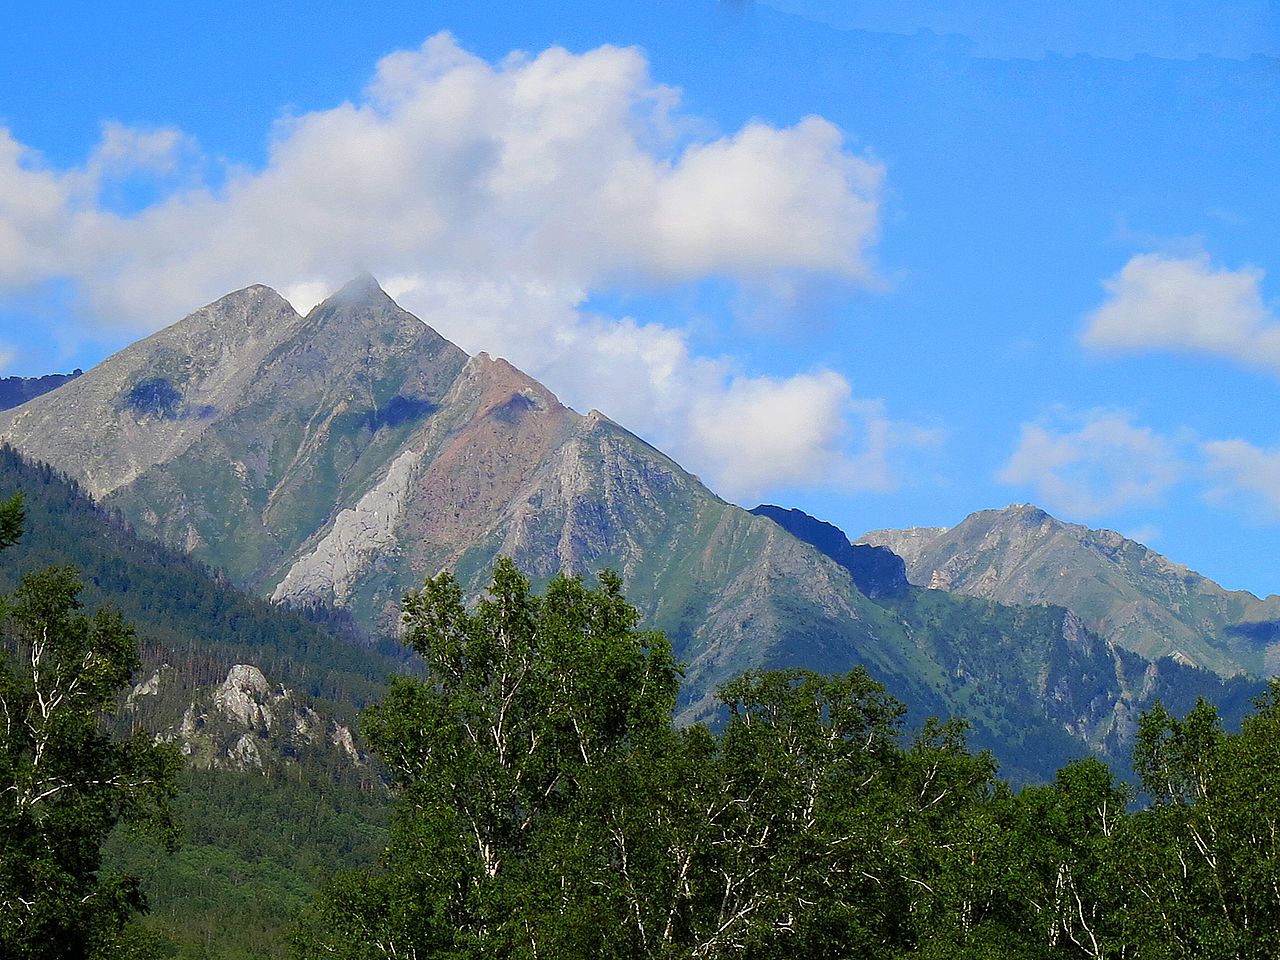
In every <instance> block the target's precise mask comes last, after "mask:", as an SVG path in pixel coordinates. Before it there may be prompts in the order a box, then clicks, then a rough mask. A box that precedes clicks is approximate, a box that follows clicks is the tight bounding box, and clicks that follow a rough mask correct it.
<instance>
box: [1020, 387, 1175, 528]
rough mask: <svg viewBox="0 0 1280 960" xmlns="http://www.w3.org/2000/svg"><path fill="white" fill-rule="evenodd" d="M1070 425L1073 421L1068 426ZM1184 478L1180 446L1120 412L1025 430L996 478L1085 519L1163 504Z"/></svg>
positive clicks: (1035, 425)
mask: <svg viewBox="0 0 1280 960" xmlns="http://www.w3.org/2000/svg"><path fill="white" fill-rule="evenodd" d="M1064 420H1066V421H1069V422H1063V421H1064ZM1181 473H1182V466H1181V461H1180V458H1179V456H1178V454H1177V451H1176V449H1175V446H1174V444H1173V443H1172V442H1170V441H1169V440H1168V439H1166V438H1165V437H1162V436H1160V435H1159V434H1157V433H1155V432H1154V431H1152V430H1150V429H1149V428H1146V427H1139V426H1136V425H1134V423H1133V422H1132V420H1131V418H1130V417H1129V416H1128V415H1127V414H1125V413H1120V412H1116V411H1106V410H1095V411H1092V412H1091V413H1089V414H1087V415H1086V416H1084V417H1083V418H1066V417H1064V418H1059V420H1058V421H1057V422H1054V423H1028V424H1023V426H1022V433H1021V438H1020V440H1019V443H1018V448H1017V449H1016V450H1015V451H1014V453H1013V456H1012V457H1010V458H1009V461H1008V463H1006V464H1005V466H1004V467H1003V469H1002V470H1001V471H1000V472H999V474H998V475H997V479H998V480H1000V482H1002V483H1007V484H1010V485H1012V486H1019V487H1026V488H1030V489H1031V490H1032V491H1033V493H1034V495H1035V497H1036V498H1037V500H1039V501H1040V502H1041V503H1042V504H1043V505H1044V506H1046V507H1049V508H1050V509H1052V510H1059V511H1062V512H1063V513H1065V514H1068V515H1070V516H1073V517H1079V518H1082V519H1086V518H1093V517H1100V516H1104V515H1106V514H1108V513H1112V512H1115V511H1118V510H1122V509H1124V508H1126V507H1131V506H1136V505H1140V504H1150V503H1156V502H1159V501H1160V499H1161V498H1162V496H1163V495H1164V493H1165V491H1167V490H1168V489H1169V488H1170V487H1171V486H1172V485H1173V484H1174V483H1175V482H1176V481H1177V480H1178V478H1179V476H1180V475H1181Z"/></svg>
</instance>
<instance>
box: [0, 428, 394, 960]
mask: <svg viewBox="0 0 1280 960" xmlns="http://www.w3.org/2000/svg"><path fill="white" fill-rule="evenodd" d="M14 493H21V494H22V495H23V501H24V504H23V505H24V512H25V514H26V521H25V525H24V532H23V536H22V538H21V539H20V540H19V541H18V543H16V544H15V545H13V546H11V547H9V548H8V549H6V550H4V551H3V552H0V596H4V595H7V594H9V593H11V592H12V590H13V589H14V587H15V586H16V585H17V582H18V579H19V577H20V576H21V575H22V574H24V573H25V572H27V571H31V570H37V569H40V568H43V567H45V566H49V565H53V564H57V565H71V566H74V567H76V568H77V569H78V570H79V571H80V573H81V576H82V579H83V581H84V590H83V592H82V594H81V599H82V601H83V602H84V604H85V607H86V609H87V610H89V611H92V610H94V609H96V608H98V607H99V606H101V605H103V604H111V605H113V606H115V607H117V608H118V609H120V611H121V613H122V614H123V616H124V619H125V621H126V622H127V623H129V624H131V625H132V626H133V627H134V629H135V630H136V633H137V638H138V645H139V650H140V654H141V659H142V662H143V669H142V670H140V671H139V672H138V674H137V675H136V676H135V677H134V681H135V682H134V684H133V685H132V687H131V688H128V689H127V690H126V691H124V693H123V695H122V696H121V698H120V701H119V704H118V706H119V710H118V711H117V714H116V717H115V730H116V731H117V732H119V733H121V734H128V733H130V732H132V731H133V730H139V729H140V730H146V731H148V732H149V733H151V734H153V735H155V736H157V737H159V738H162V739H165V740H168V741H170V742H172V743H174V744H175V745H176V746H177V747H178V748H179V749H180V750H181V751H182V752H183V754H184V755H185V756H186V757H187V760H188V763H187V768H186V769H185V770H184V771H183V773H182V775H181V778H180V789H179V792H178V796H177V797H176V798H175V801H174V805H175V808H176V810H177V812H178V814H179V818H180V823H181V825H182V827H183V832H184V837H183V843H182V847H181V849H180V850H179V851H178V853H177V854H176V855H171V854H170V852H169V851H167V850H165V849H164V847H163V845H162V844H161V843H160V842H159V841H158V840H153V839H149V838H147V837H145V836H141V835H138V834H135V833H134V832H132V831H120V832H118V833H116V834H114V835H113V836H112V838H111V840H110V841H109V843H108V848H107V851H106V867H107V869H108V872H110V870H111V869H112V868H114V869H119V870H123V871H124V872H126V873H130V874H133V875H137V876H140V877H141V878H142V879H143V883H144V889H145V890H146V891H147V895H148V897H149V898H150V900H151V907H152V911H151V915H150V916H149V917H147V918H145V920H144V921H143V925H144V927H145V928H146V930H147V932H148V935H149V936H151V937H153V938H154V939H155V940H156V941H157V944H162V945H163V947H164V949H163V950H158V951H157V954H156V955H164V956H190V957H196V956H213V955H217V956H246V957H247V956H253V957H286V956H289V955H291V954H290V951H289V949H288V940H287V934H288V924H289V923H290V922H291V921H292V918H293V917H294V916H295V915H296V912H297V910H298V909H300V908H301V907H302V906H303V905H304V904H305V903H306V902H307V901H308V900H309V898H310V896H311V895H312V894H313V893H314V891H316V890H318V889H319V888H320V886H321V885H323V883H324V882H325V881H326V880H327V878H329V877H331V876H332V875H333V873H334V871H335V870H337V869H343V868H352V869H354V868H361V867H367V866H369V865H371V864H372V863H373V862H374V861H375V859H376V857H377V855H378V853H379V852H380V851H381V850H382V848H383V847H384V846H385V843H386V820H387V813H386V809H385V798H384V794H383V790H382V786H381V785H382V779H381V776H380V773H379V771H378V770H376V769H375V768H374V766H373V765H372V764H371V763H370V762H369V760H368V758H367V757H366V756H365V755H364V754H363V753H362V752H361V751H360V748H359V741H358V740H357V739H355V738H353V735H352V732H353V724H354V721H355V718H356V712H357V709H358V708H359V706H360V705H362V704H364V703H368V702H370V701H372V700H375V699H380V698H381V696H382V692H383V690H384V689H385V684H386V677H387V674H388V673H389V672H391V671H392V670H394V669H395V668H396V663H395V662H394V661H392V660H389V659H388V658H387V657H385V656H383V655H381V654H379V653H378V652H377V651H376V650H373V649H369V648H368V647H367V646H366V645H364V644H362V643H360V642H358V641H357V638H354V637H352V636H351V635H350V634H349V633H346V632H340V633H335V632H334V631H332V630H329V629H325V628H323V627H322V626H320V625H318V624H317V623H314V622H312V621H311V620H308V619H304V618H303V617H302V616H301V615H300V614H299V612H296V611H292V610H288V609H284V608H280V607H275V606H272V605H271V604H268V603H266V602H265V601H263V600H261V599H258V598H254V597H249V596H245V595H243V594H241V593H240V592H239V591H238V590H237V589H236V588H235V587H234V586H233V585H232V584H230V583H229V582H228V581H227V579H226V578H225V577H222V576H220V575H218V574H216V572H215V571H212V570H209V569H207V568H205V567H204V566H203V565H201V564H200V563H198V562H196V561H194V560H192V559H191V558H190V557H187V556H185V555H183V554H181V553H177V552H175V551H173V550H170V549H168V548H166V547H164V546H163V545H161V544H159V543H156V542H154V541H151V540H141V539H139V538H138V537H136V536H135V535H134V534H133V533H132V532H131V531H130V530H129V529H128V527H127V526H126V525H124V524H123V523H122V522H121V520H120V518H119V516H118V515H115V514H112V513H111V512H110V511H107V510H105V509H103V508H101V507H99V506H98V505H96V504H94V503H93V502H92V501H91V500H89V499H88V498H87V497H86V496H85V495H84V494H83V492H82V491H81V490H80V489H79V487H78V486H77V485H76V484H75V482H74V481H70V480H68V479H67V478H66V477H64V476H62V475H61V474H59V473H58V472H57V471H56V470H53V469H52V468H51V467H48V466H46V465H42V464H33V463H28V462H26V461H25V460H24V459H23V458H22V457H21V456H19V455H18V454H17V453H16V452H15V451H14V450H13V449H12V448H10V447H3V446H0V499H8V497H10V496H11V495H12V494H14ZM306 613H307V614H308V616H309V617H311V618H313V619H327V620H329V621H330V622H332V623H336V624H339V625H341V624H342V618H341V617H338V616H333V617H323V616H322V615H323V614H324V611H322V610H308V611H306ZM8 639H9V638H8V637H7V636H6V635H5V633H4V631H3V630H0V656H2V655H3V653H4V650H5V648H6V646H7V643H8ZM211 943H212V944H213V945H214V946H215V947H216V948H218V949H219V950H222V951H224V952H216V951H215V952H210V949H211V948H210V944H211ZM232 945H234V947H235V948H236V949H237V950H238V951H239V952H233V950H232ZM148 955H150V954H148Z"/></svg>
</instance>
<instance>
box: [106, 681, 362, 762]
mask: <svg viewBox="0 0 1280 960" xmlns="http://www.w3.org/2000/svg"><path fill="white" fill-rule="evenodd" d="M173 676H174V675H173V671H172V670H163V669H162V670H160V671H157V674H156V677H154V678H153V681H154V682H155V683H154V685H155V686H156V687H157V690H152V691H151V694H152V695H155V694H156V693H157V692H158V688H159V686H162V685H163V684H164V683H165V682H166V679H168V680H170V681H172V678H173ZM140 686H143V687H144V689H145V688H150V687H151V686H153V682H152V681H148V682H147V683H146V684H145V685H140ZM131 697H132V695H131ZM158 737H159V738H160V739H163V740H167V741H169V742H172V743H176V744H177V745H178V748H179V749H180V750H181V751H182V753H183V755H184V756H186V757H187V760H188V762H189V763H191V764H192V765H194V766H197V767H203V768H210V767H212V768H216V769H225V770H270V769H273V768H276V767H280V766H288V765H290V764H293V763H295V762H297V760H298V758H299V757H300V756H301V755H303V754H306V753H310V754H313V755H324V754H329V755H333V754H336V755H337V756H338V757H340V758H341V759H342V761H343V762H344V763H347V764H350V765H352V766H356V767H363V766H365V765H366V764H367V762H368V758H367V757H365V756H364V755H363V754H362V753H361V752H360V750H359V749H358V747H357V746H356V743H355V740H354V738H353V736H352V734H351V730H350V729H349V728H348V727H346V726H344V725H342V724H340V723H337V722H336V721H334V720H328V719H325V718H323V717H321V716H320V715H319V714H318V713H317V712H316V711H315V710H314V709H313V708H312V707H311V706H309V705H307V704H306V703H301V702H299V701H298V700H297V698H296V697H295V696H294V695H293V694H292V693H290V692H289V691H288V690H285V689H284V688H283V687H280V686H278V685H276V684H273V683H272V682H271V681H270V680H268V679H267V677H266V676H265V675H264V674H263V672H262V671H261V670H260V669H259V668H258V667H256V666H254V665H253V664H248V663H238V664H235V665H234V666H232V667H231V669H230V670H228V671H227V676H226V679H225V680H223V681H222V682H221V683H219V684H217V685H216V686H213V687H210V688H208V689H205V690H203V691H201V692H200V693H199V694H198V695H197V696H196V698H195V699H194V700H192V701H191V702H190V703H189V704H188V705H187V707H186V709H185V710H184V711H183V713H182V719H181V720H180V721H179V722H178V723H177V724H175V725H174V726H173V727H172V728H170V729H168V730H162V731H160V732H159V733H158Z"/></svg>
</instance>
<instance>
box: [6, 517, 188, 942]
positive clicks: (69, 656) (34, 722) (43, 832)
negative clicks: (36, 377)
mask: <svg viewBox="0 0 1280 960" xmlns="http://www.w3.org/2000/svg"><path fill="white" fill-rule="evenodd" d="M15 503H17V506H15ZM20 511H21V505H20V501H13V500H11V501H9V503H8V504H7V505H6V506H5V507H4V508H3V510H0V542H4V543H6V544H7V543H12V542H13V540H15V539H16V536H17V534H16V533H15V531H14V528H13V526H12V525H11V524H12V523H13V522H16V523H17V524H18V525H19V527H18V530H19V532H20V522H21V521H20ZM15 513H17V514H18V515H19V519H18V520H17V521H13V517H14V516H15ZM80 588H81V584H80V581H79V578H78V577H77V575H76V573H75V572H74V570H72V569H70V568H65V567H63V568H59V567H53V568H50V569H48V570H45V571H41V572H37V573H31V574H28V575H26V576H25V577H24V578H23V580H22V582H21V585H20V586H19V588H18V590H17V592H16V594H15V596H14V598H13V600H12V602H11V603H9V604H7V605H6V609H5V611H4V615H5V624H4V626H5V636H4V641H5V642H4V645H3V649H2V650H0V956H4V957H6V958H8V957H12V958H15V960H26V958H33V960H34V958H45V957H48V958H55V957H56V958H80V957H85V958H88V957H107V956H120V955H121V954H122V953H123V952H124V938H123V934H124V930H125V926H126V924H127V923H128V921H129V920H130V919H131V918H132V917H133V916H134V915H136V914H137V913H138V912H140V911H142V910H144V909H145V907H146V899H145V897H144V895H143V893H142V891H141V890H140V889H139V886H138V881H137V880H136V878H132V877H124V876H104V875H103V874H102V873H101V870H100V867H101V848H102V844H103V842H104V841H105V839H106V837H107V835H108V834H109V833H110V832H111V830H112V829H113V828H114V827H115V826H116V824H117V823H121V822H126V823H135V824H141V823H146V824H150V825H153V826H155V827H157V828H159V829H160V830H161V831H162V832H167V833H168V834H170V835H172V832H173V825H172V823H171V821H170V820H169V818H168V801H169V800H170V798H171V797H172V796H173V793H174V790H175V779H176V772H177V769H178V767H179V765H180V757H179V756H178V754H177V752H176V750H174V749H173V748H172V747H170V746H168V745H164V744H156V743H153V742H151V741H150V739H149V738H146V737H145V736H142V735H138V736H135V737H134V738H132V739H129V740H124V741H119V740H113V739H112V738H111V737H109V736H108V735H106V734H105V733H104V732H103V729H102V724H101V719H102V716H103V714H104V712H105V711H107V710H109V709H110V707H111V706H112V703H113V701H114V698H115V697H116V694H117V692H118V691H119V690H120V688H121V687H122V686H124V685H125V684H126V683H128V681H129V679H130V676H131V675H132V673H133V671H134V669H136V667H137V665H138V664H137V655H136V651H135V641H134V635H133V631H132V630H131V629H130V628H129V627H127V626H126V625H125V624H124V623H123V622H122V621H121V619H120V616H119V614H117V613H115V612H113V611H110V610H107V609H103V610H99V611H98V612H97V613H96V614H95V615H94V616H93V617H92V618H90V617H87V616H84V615H82V614H81V613H80V612H79V611H80V609H81V604H80V601H79V599H78V595H79V592H80Z"/></svg>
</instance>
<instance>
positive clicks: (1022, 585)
mask: <svg viewBox="0 0 1280 960" xmlns="http://www.w3.org/2000/svg"><path fill="white" fill-rule="evenodd" d="M858 542H859V543H863V544H872V545H878V546H883V547H888V548H889V549H890V550H893V551H894V552H895V553H897V554H898V555H899V556H901V557H902V558H903V559H904V560H905V562H906V565H907V575H908V577H909V578H910V580H911V582H912V583H915V584H919V585H921V586H928V587H933V588H935V589H939V590H946V591H949V592H952V593H956V594H963V595H965V596H971V597H982V598H985V599H988V600H996V601H1000V602H1002V603H1014V604H1038V603H1050V604H1057V605H1059V606H1063V607H1066V608H1067V609H1069V610H1071V611H1072V612H1073V613H1075V614H1076V615H1077V616H1079V617H1080V618H1081V620H1082V621H1083V622H1084V624H1085V625H1086V626H1087V627H1088V628H1089V629H1090V630H1093V631H1095V632H1097V633H1098V634H1100V635H1102V636H1104V637H1107V638H1108V639H1110V640H1113V641H1114V642H1115V643H1117V644H1119V645H1120V646H1122V647H1124V648H1125V649H1127V650H1132V651H1134V652H1135V653H1138V654H1140V655H1142V656H1143V657H1146V658H1148V659H1156V658H1159V657H1174V658H1176V659H1178V660H1180V661H1181V662H1183V663H1187V664H1191V665H1194V666H1198V667H1204V668H1206V669H1209V670H1212V671H1214V672H1215V673H1218V674H1220V675H1222V676H1232V675H1235V674H1241V673H1243V674H1249V675H1253V676H1262V675H1269V674H1273V673H1276V672H1277V671H1278V670H1280V596H1271V597H1268V598H1267V599H1265V600H1261V599H1259V598H1257V597H1255V596H1254V595H1253V594H1251V593H1248V592H1246V591H1243V590H1235V591H1232V590H1225V589H1223V588H1222V587H1220V586H1219V585H1218V584H1216V583H1214V582H1213V581H1212V580H1209V579H1207V578H1205V577H1203V576H1201V575H1200V574H1198V573H1196V572H1194V571H1192V570H1189V569H1188V568H1186V567H1183V566H1180V565H1179V564H1176V563H1173V562H1172V561H1170V560H1168V559H1166V558H1165V557H1162V556H1161V555H1160V554H1158V553H1156V552H1155V551H1153V550H1150V549H1148V548H1147V547H1145V546H1143V545H1142V544H1140V543H1137V542H1136V541H1133V540H1130V539H1127V538H1126V537H1123V536H1121V535H1120V534H1118V533H1114V532H1112V531H1110V530H1091V529H1089V528H1087V527H1084V526H1080V525H1078V524H1072V523H1064V522H1062V521H1061V520H1057V519H1055V518H1053V517H1051V516H1050V515H1049V514H1047V513H1045V512H1044V511H1043V510H1041V509H1039V508H1038V507H1035V506H1032V505H1030V504H1014V505H1013V506H1009V507H1006V508H1004V509H1002V510H982V511H979V512H977V513H974V514H971V515H970V516H968V517H966V518H965V519H964V520H963V521H961V522H960V523H959V524H957V525H956V526H954V527H951V528H915V529H908V530H875V531H872V532H870V533H867V534H864V535H863V536H862V537H860V538H859V540H858Z"/></svg>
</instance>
